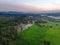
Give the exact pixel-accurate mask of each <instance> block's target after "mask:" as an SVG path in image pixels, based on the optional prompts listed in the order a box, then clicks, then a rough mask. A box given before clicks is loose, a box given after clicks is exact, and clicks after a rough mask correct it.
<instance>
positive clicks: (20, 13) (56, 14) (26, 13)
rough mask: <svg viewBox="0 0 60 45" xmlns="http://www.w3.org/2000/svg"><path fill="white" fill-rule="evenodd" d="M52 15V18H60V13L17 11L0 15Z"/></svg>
mask: <svg viewBox="0 0 60 45" xmlns="http://www.w3.org/2000/svg"><path fill="white" fill-rule="evenodd" d="M41 14H43V15H52V16H60V12H46V13H41V12H40V13H35V12H32V13H31V12H17V11H6V12H5V11H2V12H0V15H32V16H33V15H41Z"/></svg>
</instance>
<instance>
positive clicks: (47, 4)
mask: <svg viewBox="0 0 60 45" xmlns="http://www.w3.org/2000/svg"><path fill="white" fill-rule="evenodd" d="M59 10H60V0H0V11H23V12H34V11H35V12H41V11H59Z"/></svg>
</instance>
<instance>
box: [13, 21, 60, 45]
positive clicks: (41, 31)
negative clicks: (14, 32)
mask: <svg viewBox="0 0 60 45" xmlns="http://www.w3.org/2000/svg"><path fill="white" fill-rule="evenodd" d="M18 34H19V38H18V39H17V40H16V41H15V42H14V43H15V45H42V42H43V41H49V42H50V45H60V23H59V22H48V23H44V24H42V23H40V24H39V25H37V24H33V25H32V26H31V27H29V28H28V29H26V30H24V31H22V32H19V33H18Z"/></svg>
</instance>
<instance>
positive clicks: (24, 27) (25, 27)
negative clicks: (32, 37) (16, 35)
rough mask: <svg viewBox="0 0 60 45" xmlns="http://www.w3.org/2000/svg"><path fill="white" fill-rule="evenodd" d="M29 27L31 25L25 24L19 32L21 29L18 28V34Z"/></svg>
mask: <svg viewBox="0 0 60 45" xmlns="http://www.w3.org/2000/svg"><path fill="white" fill-rule="evenodd" d="M31 26H32V24H26V25H24V26H23V28H22V30H21V27H19V28H18V32H21V31H24V30H25V29H28V28H29V27H31Z"/></svg>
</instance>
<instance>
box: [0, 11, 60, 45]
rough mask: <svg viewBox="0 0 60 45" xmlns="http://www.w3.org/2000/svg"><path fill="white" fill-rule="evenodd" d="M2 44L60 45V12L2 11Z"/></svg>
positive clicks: (0, 26) (0, 16)
mask: <svg viewBox="0 0 60 45" xmlns="http://www.w3.org/2000/svg"><path fill="white" fill-rule="evenodd" d="M0 45H60V13H37V14H36V13H22V12H0Z"/></svg>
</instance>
